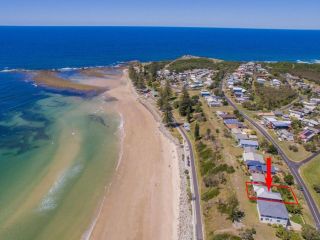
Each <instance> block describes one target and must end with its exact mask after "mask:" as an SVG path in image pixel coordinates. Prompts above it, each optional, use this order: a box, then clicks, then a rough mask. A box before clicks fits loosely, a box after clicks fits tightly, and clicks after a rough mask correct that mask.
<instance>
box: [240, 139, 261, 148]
mask: <svg viewBox="0 0 320 240" xmlns="http://www.w3.org/2000/svg"><path fill="white" fill-rule="evenodd" d="M239 145H240V146H241V147H242V148H245V147H253V148H256V149H258V148H259V143H258V141H254V140H240V142H239Z"/></svg>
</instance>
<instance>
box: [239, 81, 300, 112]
mask: <svg viewBox="0 0 320 240" xmlns="http://www.w3.org/2000/svg"><path fill="white" fill-rule="evenodd" d="M297 96H298V94H297V92H296V91H295V90H294V89H292V88H291V87H290V86H287V85H283V86H280V87H279V88H274V87H269V86H263V85H261V84H258V83H254V93H253V100H252V101H247V102H244V103H243V104H242V105H243V107H245V108H247V109H248V110H251V111H257V110H264V109H265V110H273V109H276V108H279V107H282V106H285V105H287V104H289V103H291V102H292V101H293V100H294V99H295V98H297Z"/></svg>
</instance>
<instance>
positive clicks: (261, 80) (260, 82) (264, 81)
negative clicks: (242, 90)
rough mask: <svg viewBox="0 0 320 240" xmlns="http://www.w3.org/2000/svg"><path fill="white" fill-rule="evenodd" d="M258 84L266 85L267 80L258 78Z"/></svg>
mask: <svg viewBox="0 0 320 240" xmlns="http://www.w3.org/2000/svg"><path fill="white" fill-rule="evenodd" d="M257 83H259V84H262V85H264V84H265V83H266V80H265V79H264V78H257Z"/></svg>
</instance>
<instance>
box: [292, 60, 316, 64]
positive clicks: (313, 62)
mask: <svg viewBox="0 0 320 240" xmlns="http://www.w3.org/2000/svg"><path fill="white" fill-rule="evenodd" d="M296 62H297V63H304V64H315V63H316V64H319V63H320V60H319V59H313V60H310V61H303V60H297V61H296Z"/></svg>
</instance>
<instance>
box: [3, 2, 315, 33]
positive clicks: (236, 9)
mask: <svg viewBox="0 0 320 240" xmlns="http://www.w3.org/2000/svg"><path fill="white" fill-rule="evenodd" d="M0 25H106V26H119V25H122V26H123V25H124V26H192V27H193V26H200V27H249V28H293V29H320V0H157V1H155V0H1V1H0Z"/></svg>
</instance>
